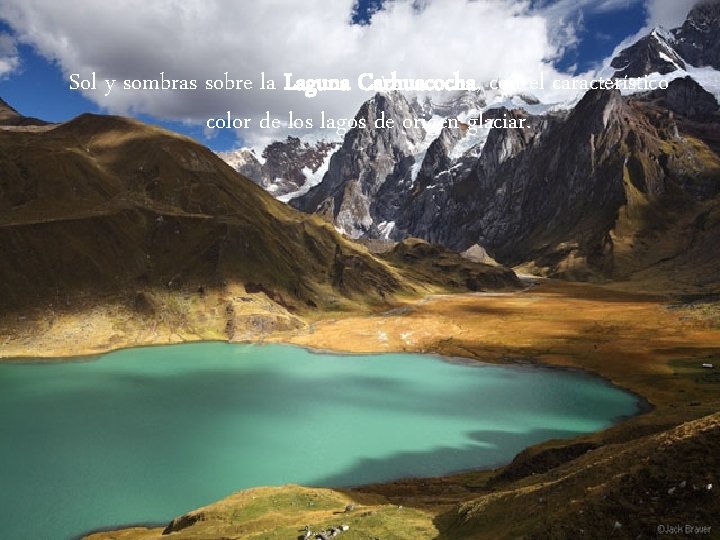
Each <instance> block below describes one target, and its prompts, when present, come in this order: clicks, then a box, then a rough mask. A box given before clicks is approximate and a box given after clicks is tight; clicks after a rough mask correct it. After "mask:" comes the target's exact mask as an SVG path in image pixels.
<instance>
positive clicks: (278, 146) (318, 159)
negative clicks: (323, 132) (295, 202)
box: [220, 137, 337, 197]
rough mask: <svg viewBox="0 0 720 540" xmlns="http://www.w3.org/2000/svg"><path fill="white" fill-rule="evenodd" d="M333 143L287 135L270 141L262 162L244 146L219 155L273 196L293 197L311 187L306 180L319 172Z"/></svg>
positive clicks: (310, 179)
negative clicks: (284, 137)
mask: <svg viewBox="0 0 720 540" xmlns="http://www.w3.org/2000/svg"><path fill="white" fill-rule="evenodd" d="M336 146H337V144H336V143H332V142H324V141H319V142H316V143H313V144H310V143H308V142H303V141H301V140H300V139H299V138H297V137H288V138H287V140H285V141H276V142H273V143H270V144H269V145H268V146H267V147H266V148H265V149H264V150H263V152H262V156H261V158H262V161H261V160H260V159H258V157H257V156H256V155H255V153H254V152H253V151H251V150H248V149H246V148H243V149H240V150H235V151H232V152H225V153H222V154H220V157H221V158H223V159H224V160H225V161H226V162H227V163H228V164H229V165H230V166H231V167H233V168H234V169H235V170H237V171H238V172H239V173H240V174H242V175H244V176H246V177H248V178H250V179H251V180H252V181H253V182H255V183H256V184H258V185H260V186H262V187H263V188H265V189H266V190H267V191H269V192H270V193H272V194H273V195H274V196H276V197H281V196H293V195H298V194H299V192H304V191H307V190H308V189H309V188H310V187H312V186H311V185H309V183H312V182H313V176H314V175H316V174H320V175H322V173H323V165H324V164H325V162H326V160H327V159H328V158H329V156H330V154H331V153H332V152H333V150H334V149H335V148H336ZM313 185H314V184H313Z"/></svg>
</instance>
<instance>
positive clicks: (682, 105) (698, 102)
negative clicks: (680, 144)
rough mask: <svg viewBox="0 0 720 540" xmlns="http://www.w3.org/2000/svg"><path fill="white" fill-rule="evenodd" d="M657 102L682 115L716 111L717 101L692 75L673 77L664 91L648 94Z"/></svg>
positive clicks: (704, 113) (701, 114)
mask: <svg viewBox="0 0 720 540" xmlns="http://www.w3.org/2000/svg"><path fill="white" fill-rule="evenodd" d="M650 96H651V97H652V98H654V99H657V100H658V104H659V105H661V106H664V107H666V108H668V109H670V110H671V111H673V112H676V113H677V114H681V115H683V116H703V115H709V114H713V113H715V112H718V102H717V100H716V99H715V96H713V95H712V94H711V93H710V92H708V91H707V90H705V89H704V88H703V87H702V86H700V85H699V84H698V83H697V82H696V81H695V80H694V79H693V78H692V77H690V76H687V77H682V78H679V79H674V80H672V81H671V82H670V84H669V85H668V88H667V90H666V91H664V90H659V91H657V90H656V91H654V92H652V93H651V94H650Z"/></svg>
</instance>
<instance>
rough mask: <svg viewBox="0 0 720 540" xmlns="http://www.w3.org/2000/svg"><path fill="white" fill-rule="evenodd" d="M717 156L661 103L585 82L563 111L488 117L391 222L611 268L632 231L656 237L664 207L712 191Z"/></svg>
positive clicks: (523, 254) (540, 260) (539, 260)
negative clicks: (497, 120)
mask: <svg viewBox="0 0 720 540" xmlns="http://www.w3.org/2000/svg"><path fill="white" fill-rule="evenodd" d="M680 84H687V83H677V85H678V86H679V85H680ZM676 92H679V90H674V91H671V92H670V93H669V95H670V96H674V95H675V94H676ZM665 98H666V99H667V96H666V97H665ZM670 99H672V98H670ZM516 114H520V113H516ZM707 156H710V157H707ZM716 160H717V156H716V155H715V154H713V153H711V152H710V149H709V148H708V147H707V146H706V145H705V144H704V143H703V142H702V141H698V140H697V139H695V138H691V137H684V136H680V134H679V133H678V126H677V123H676V120H675V118H673V116H672V115H671V114H669V113H668V112H667V110H665V109H662V108H656V107H650V108H648V105H647V104H645V103H644V102H640V101H637V102H636V101H632V100H625V99H623V98H622V97H621V96H620V94H619V92H617V91H613V92H611V91H591V92H588V94H586V95H585V97H584V98H583V99H582V100H581V101H580V103H579V104H578V105H577V107H576V108H575V109H574V110H573V111H572V113H570V114H569V116H567V118H563V117H562V116H548V117H544V118H536V119H534V120H533V121H531V122H529V123H528V124H527V126H526V128H525V129H524V130H520V129H499V128H496V129H493V130H492V131H491V133H490V136H489V137H488V140H487V143H486V145H485V147H484V149H483V152H482V155H481V157H480V159H479V160H478V161H477V163H476V164H475V166H474V167H473V169H472V171H471V172H470V173H468V174H465V175H462V174H459V175H456V176H455V177H449V178H448V181H446V182H445V183H444V184H443V185H438V184H436V185H434V186H428V187H427V188H425V189H418V190H417V191H416V192H415V193H414V194H413V195H414V197H413V200H412V201H411V202H410V203H409V204H408V205H407V206H406V208H405V215H404V216H403V219H402V220H400V227H401V228H402V229H403V230H405V231H406V232H407V234H409V235H413V236H419V237H422V238H426V239H428V240H431V241H435V242H439V243H442V244H444V245H447V246H450V247H452V248H454V249H458V250H463V249H467V248H468V247H470V246H472V245H473V244H478V245H480V246H482V247H484V248H486V249H487V250H488V251H489V252H490V254H491V255H492V256H493V257H494V258H496V259H497V260H498V261H500V262H502V263H503V264H508V265H515V264H519V263H522V262H525V261H531V260H532V261H535V265H536V267H538V268H546V269H548V271H549V272H550V273H551V274H553V275H558V276H565V277H571V278H576V279H587V278H589V277H591V276H592V275H593V273H595V272H597V273H599V274H600V275H607V276H609V275H620V274H622V273H623V272H625V271H626V269H628V268H631V267H632V264H633V263H632V262H631V261H630V259H632V255H636V254H637V253H638V252H637V249H636V247H635V246H634V240H633V239H635V238H637V237H638V235H640V236H642V235H645V237H646V239H647V238H651V237H652V238H657V231H658V230H660V229H659V228H662V227H664V226H665V225H663V224H664V223H669V222H670V221H671V218H670V217H669V216H668V212H671V211H672V210H677V209H679V208H682V207H683V205H692V204H693V203H692V201H698V200H705V199H708V198H711V197H714V196H715V194H716V192H715V191H714V190H713V186H716V185H717V178H714V175H716V174H717V172H713V171H716V163H715V162H716ZM713 178H714V179H713ZM624 252H628V253H629V252H632V255H627V256H626V255H623V253H624ZM619 255H620V258H618V256H619ZM623 257H624V258H623ZM643 257H644V255H643Z"/></svg>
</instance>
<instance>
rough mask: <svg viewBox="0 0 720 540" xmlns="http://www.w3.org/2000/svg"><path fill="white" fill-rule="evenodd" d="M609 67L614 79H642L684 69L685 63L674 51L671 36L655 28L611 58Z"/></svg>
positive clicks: (661, 29)
mask: <svg viewBox="0 0 720 540" xmlns="http://www.w3.org/2000/svg"><path fill="white" fill-rule="evenodd" d="M610 66H611V67H613V68H615V69H616V71H615V77H617V78H622V77H630V78H633V77H644V76H645V75H649V74H650V73H660V74H661V75H665V74H667V73H672V72H673V71H676V70H678V69H685V61H684V60H683V59H682V58H681V57H680V55H678V53H677V52H676V51H675V49H674V39H673V37H672V34H670V33H669V32H667V31H666V30H664V29H663V28H655V29H654V30H653V31H652V32H651V33H650V34H648V35H647V36H645V37H643V38H641V39H640V40H639V41H637V42H636V43H634V44H633V45H631V46H630V47H628V48H626V49H623V50H622V51H621V52H620V54H618V56H616V57H615V58H613V60H612V62H611V63H610Z"/></svg>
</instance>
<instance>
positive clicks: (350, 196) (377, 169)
mask: <svg viewBox="0 0 720 540" xmlns="http://www.w3.org/2000/svg"><path fill="white" fill-rule="evenodd" d="M355 120H356V121H357V122H358V124H359V125H358V127H355V128H353V129H351V130H350V131H349V132H348V133H347V134H346V135H345V139H344V141H343V144H342V146H341V147H340V149H338V150H337V152H335V154H333V156H332V158H331V159H330V164H329V168H328V171H327V173H326V174H325V176H324V177H323V180H322V182H321V183H320V184H319V185H317V186H315V187H314V188H312V189H311V190H310V191H309V192H308V193H307V194H306V195H303V196H301V197H298V198H297V199H295V200H293V201H292V203H291V204H293V206H295V207H297V208H299V209H301V210H304V211H306V212H318V213H320V214H321V215H324V216H325V217H326V218H327V219H328V220H330V221H332V222H333V223H334V224H335V226H336V227H337V228H338V229H340V230H342V231H343V232H344V233H345V234H347V235H348V236H350V237H353V238H359V237H362V236H366V235H372V236H378V235H381V234H382V233H380V232H378V227H380V226H381V224H383V223H384V224H385V225H384V226H387V223H388V222H389V221H392V218H391V217H390V216H391V215H392V213H393V209H395V208H397V207H398V206H399V204H400V203H399V200H400V198H401V197H402V194H403V193H404V191H405V189H406V186H407V185H408V184H409V183H411V168H412V166H413V164H414V163H415V158H414V155H415V153H416V150H417V147H418V146H419V145H420V144H421V143H422V142H423V141H424V139H425V136H426V133H425V129H424V128H423V126H422V122H421V121H420V118H419V116H418V114H417V112H416V109H415V108H413V107H412V106H411V105H410V103H409V102H408V101H407V99H406V98H405V97H404V96H403V95H402V94H400V93H399V92H390V93H387V94H376V95H375V96H373V97H372V98H371V99H369V100H368V101H366V102H365V103H363V105H362V107H360V110H359V111H358V113H357V115H356V116H355Z"/></svg>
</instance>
